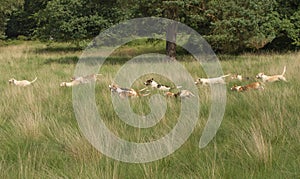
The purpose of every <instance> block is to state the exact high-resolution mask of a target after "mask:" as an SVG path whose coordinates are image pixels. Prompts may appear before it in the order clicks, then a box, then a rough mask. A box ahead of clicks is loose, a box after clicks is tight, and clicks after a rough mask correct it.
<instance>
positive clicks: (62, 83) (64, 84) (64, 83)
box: [59, 82, 67, 87]
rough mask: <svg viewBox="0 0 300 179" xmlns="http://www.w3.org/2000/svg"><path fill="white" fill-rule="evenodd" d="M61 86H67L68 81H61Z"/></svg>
mask: <svg viewBox="0 0 300 179" xmlns="http://www.w3.org/2000/svg"><path fill="white" fill-rule="evenodd" d="M59 86H61V87H64V86H67V84H66V82H61V83H60V85H59Z"/></svg>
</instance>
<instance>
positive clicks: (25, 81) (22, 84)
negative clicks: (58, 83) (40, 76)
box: [8, 77, 37, 87]
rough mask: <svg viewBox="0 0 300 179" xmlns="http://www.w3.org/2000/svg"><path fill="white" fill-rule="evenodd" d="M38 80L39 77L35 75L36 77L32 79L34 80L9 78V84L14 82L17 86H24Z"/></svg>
mask: <svg viewBox="0 0 300 179" xmlns="http://www.w3.org/2000/svg"><path fill="white" fill-rule="evenodd" d="M36 80H37V77H35V79H34V80H32V81H28V80H21V81H18V80H16V79H14V78H12V79H10V80H8V83H9V84H14V85H16V86H22V87H24V86H28V85H31V84H32V83H34V82H35V81H36Z"/></svg>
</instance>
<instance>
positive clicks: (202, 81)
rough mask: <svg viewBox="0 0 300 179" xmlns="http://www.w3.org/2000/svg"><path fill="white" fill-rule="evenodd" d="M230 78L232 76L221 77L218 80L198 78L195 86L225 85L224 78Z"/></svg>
mask: <svg viewBox="0 0 300 179" xmlns="http://www.w3.org/2000/svg"><path fill="white" fill-rule="evenodd" d="M227 76H230V74H228V75H223V76H220V77H216V78H198V79H197V80H196V82H195V84H196V85H197V84H199V83H200V84H203V85H208V84H225V80H224V78H225V77H227Z"/></svg>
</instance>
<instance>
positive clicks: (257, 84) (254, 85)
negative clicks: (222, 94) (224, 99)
mask: <svg viewBox="0 0 300 179" xmlns="http://www.w3.org/2000/svg"><path fill="white" fill-rule="evenodd" d="M250 89H254V90H264V87H263V86H262V84H261V83H260V82H253V83H250V84H248V85H245V86H237V85H234V86H233V87H232V88H231V91H237V92H242V91H248V90H250Z"/></svg>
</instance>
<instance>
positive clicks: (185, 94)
mask: <svg viewBox="0 0 300 179" xmlns="http://www.w3.org/2000/svg"><path fill="white" fill-rule="evenodd" d="M165 95H166V96H167V97H175V98H178V97H180V98H189V97H193V96H195V95H194V94H193V93H192V92H190V91H189V90H181V91H179V92H178V93H172V92H169V91H168V92H166V93H165Z"/></svg>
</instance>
